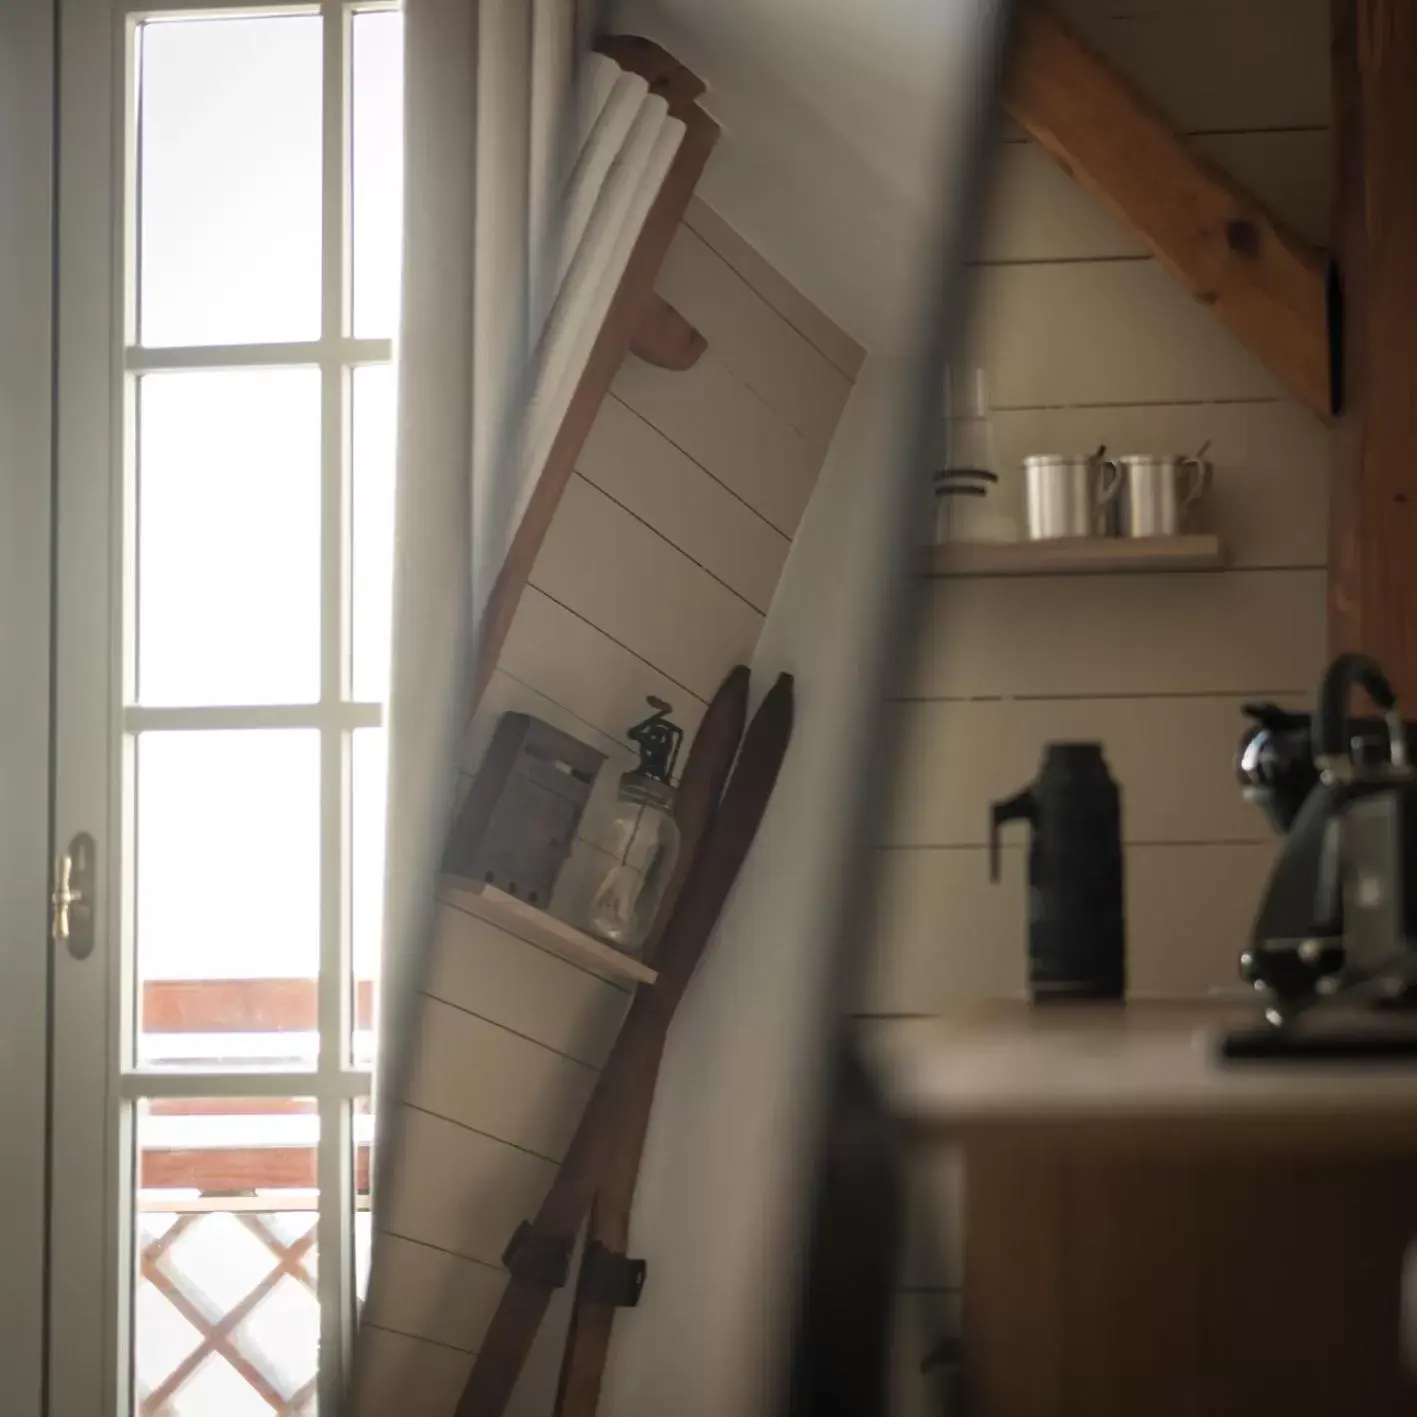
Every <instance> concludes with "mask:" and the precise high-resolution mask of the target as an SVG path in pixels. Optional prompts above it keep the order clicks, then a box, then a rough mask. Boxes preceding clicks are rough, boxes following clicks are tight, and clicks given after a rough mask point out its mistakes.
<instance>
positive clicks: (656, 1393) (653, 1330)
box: [602, 358, 904, 1417]
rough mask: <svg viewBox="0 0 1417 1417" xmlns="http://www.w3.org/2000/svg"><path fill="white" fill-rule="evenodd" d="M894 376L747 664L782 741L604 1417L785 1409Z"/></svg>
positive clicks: (865, 399)
mask: <svg viewBox="0 0 1417 1417" xmlns="http://www.w3.org/2000/svg"><path fill="white" fill-rule="evenodd" d="M899 372H900V371H899V366H897V365H894V364H892V363H889V362H884V361H880V360H877V359H875V358H872V359H869V360H868V361H867V363H866V366H865V368H864V369H863V370H862V374H861V378H860V380H859V381H858V383H857V385H856V387H855V389H854V390H853V391H852V396H851V399H850V402H849V403H848V404H847V410H846V413H845V415H844V416H843V419H842V423H841V427H840V429H839V430H838V433H837V437H836V439H835V441H834V442H833V443H832V447H831V452H830V454H829V455H828V458H827V462H826V464H825V466H824V468H823V470H822V476H821V480H820V482H819V484H818V488H817V491H816V493H815V494H814V496H813V498H812V502H811V505H810V506H809V508H808V511H807V515H806V517H805V518H804V520H803V524H802V528H801V530H800V532H799V534H798V537H797V540H796V541H795V543H794V545H793V548H792V554H791V556H790V557H789V558H788V563H787V568H786V570H785V571H784V573H783V578H782V583H781V585H780V586H779V588H778V593H777V597H776V599H775V600H774V602H773V608H772V614H771V615H770V617H769V619H768V622H767V625H766V627H765V629H764V633H763V637H762V640H761V641H760V642H759V645H758V649H757V653H756V654H755V655H754V658H753V665H752V669H753V682H754V690H755V695H756V696H757V697H761V695H762V694H763V693H764V692H765V691H766V689H767V688H768V686H769V685H770V684H771V683H772V681H773V679H774V677H775V676H776V675H777V674H778V673H779V672H784V671H785V672H788V673H791V674H792V675H794V677H795V680H796V684H795V690H796V706H797V716H796V722H795V727H794V732H793V739H792V743H791V747H790V749H789V752H788V756H787V759H786V761H785V763H784V765H783V770H782V773H781V776H780V777H779V779H778V782H777V786H776V789H775V791H774V793H773V797H772V801H771V803H770V805H769V808H768V811H767V815H766V816H765V818H764V821H763V824H762V827H761V829H760V831H759V835H758V839H757V842H756V844H755V845H754V848H753V851H752V852H751V854H750V855H749V857H748V860H747V861H746V862H745V864H744V868H743V872H742V874H741V876H740V878H739V881H738V883H737V885H736V886H735V888H734V891H733V893H732V895H731V896H730V898H729V902H728V905H727V907H726V909H725V911H724V914H723V916H722V918H721V920H720V923H719V926H718V928H717V930H716V931H715V932H714V937H713V941H712V943H711V947H710V949H709V950H708V952H707V953H706V955H705V957H704V959H703V960H702V962H701V963H700V965H699V968H698V971H697V973H696V974H695V977H694V981H693V984H692V986H691V988H690V990H689V992H688V994H687V995H686V997H685V999H684V1001H683V1003H682V1004H681V1006H680V1008H679V1010H678V1012H677V1013H676V1016H675V1020H674V1027H673V1029H672V1030H671V1033H670V1036H669V1043H668V1047H667V1049H666V1052H665V1056H664V1062H663V1065H662V1067H661V1070H660V1075H659V1082H658V1085H657V1088H656V1091H655V1104H654V1113H653V1119H652V1123H651V1127H650V1132H649V1137H648V1141H647V1145H646V1150H645V1155H644V1161H643V1165H642V1168H641V1172H640V1178H639V1184H638V1187H637V1190H636V1201H635V1208H634V1213H633V1218H632V1224H631V1239H630V1248H631V1252H632V1253H634V1254H637V1255H644V1256H646V1257H647V1258H648V1259H649V1263H650V1281H649V1284H648V1285H647V1286H646V1290H645V1297H644V1302H643V1303H642V1304H641V1305H640V1306H639V1307H638V1308H636V1309H634V1310H630V1311H627V1312H625V1313H624V1314H622V1315H620V1316H619V1317H618V1318H617V1320H616V1327H615V1335H614V1341H613V1346H612V1350H611V1359H610V1364H609V1368H608V1372H607V1376H606V1387H605V1391H604V1394H603V1397H602V1411H604V1412H607V1413H610V1414H613V1417H655V1414H662V1413H668V1412H673V1413H675V1414H676V1417H718V1414H724V1413H732V1414H733V1415H734V1417H753V1414H757V1413H763V1414H767V1413H769V1412H776V1411H780V1410H781V1408H780V1407H779V1406H778V1405H777V1403H778V1398H779V1396H780V1390H779V1385H780V1382H781V1379H782V1371H781V1363H782V1359H783V1356H784V1353H785V1351H786V1346H787V1342H788V1331H787V1330H786V1328H785V1327H784V1320H786V1319H787V1318H788V1317H789V1316H790V1313H791V1300H792V1296H793V1294H794V1290H795V1285H796V1278H797V1277H796V1274H795V1273H794V1271H793V1267H792V1263H791V1261H792V1257H793V1256H794V1254H795V1253H796V1251H797V1241H798V1238H799V1236H798V1227H799V1226H800V1224H801V1221H802V1200H803V1197H804V1195H805V1194H806V1193H807V1192H806V1185H807V1177H806V1176H805V1175H804V1174H803V1173H802V1167H803V1164H804V1162H805V1161H806V1158H807V1152H808V1147H809V1141H810V1138H811V1137H812V1136H813V1128H814V1126H815V1123H816V1120H817V1118H816V1104H817V1102H818V1101H819V1098H820V1083H821V1079H822V1078H823V1077H824V1076H825V1067H824V1064H825V1061H826V1059H825V1033H826V1030H825V1024H826V1020H827V1018H828V1016H829V1008H830V1002H829V1001H830V997H831V994H832V992H833V982H834V981H832V980H831V979H830V978H829V977H828V969H829V963H830V962H829V958H828V956H829V953H830V951H829V949H828V946H829V944H830V942H831V940H832V936H833V928H834V920H835V914H836V911H837V909H838V906H839V884H840V881H839V872H840V869H841V863H842V860H843V853H844V849H845V845H846V836H847V833H846V819H847V816H848V814H849V807H848V805H847V792H848V788H847V775H846V774H844V773H843V772H841V771H840V770H839V768H840V765H841V764H843V763H848V762H851V761H854V760H857V759H858V758H859V756H860V754H861V752H862V749H863V747H864V737H863V728H864V722H863V715H862V707H863V705H862V703H861V688H862V685H861V679H860V672H861V667H862V666H863V665H864V664H869V663H870V662H871V654H870V648H871V643H872V637H873V636H875V635H877V634H878V632H879V629H880V626H881V624H882V623H883V615H882V605H883V601H884V599H885V596H886V595H887V593H888V589H887V588H888V581H889V577H890V568H889V567H888V566H886V565H885V564H884V563H883V561H882V559H881V556H880V553H879V549H878V530H877V529H878V527H879V526H880V520H879V518H880V514H881V512H882V510H883V508H882V497H881V495H880V494H881V492H882V491H883V490H884V489H885V488H886V486H887V480H886V479H885V478H882V477H873V476H872V475H871V474H872V472H873V471H874V470H875V469H876V468H878V467H881V466H884V465H889V463H890V460H892V459H893V458H898V457H899V453H898V452H897V451H896V450H895V447H894V440H895V438H896V436H897V435H898V434H899V433H900V431H901V429H902V428H903V426H904V420H903V418H902V416H901V415H902V412H903V408H904V400H903V391H902V381H901V379H900V377H899Z"/></svg>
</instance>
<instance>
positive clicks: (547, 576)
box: [359, 203, 862, 1417]
mask: <svg viewBox="0 0 1417 1417" xmlns="http://www.w3.org/2000/svg"><path fill="white" fill-rule="evenodd" d="M658 289H659V291H660V292H661V293H662V294H663V295H664V296H665V297H666V298H667V299H668V300H669V301H670V302H671V303H672V304H673V305H674V306H675V307H676V308H677V309H679V310H680V311H681V312H682V314H683V315H684V316H685V317H686V318H687V319H689V320H690V321H691V322H693V323H694V324H695V325H697V326H698V328H699V329H700V330H702V332H703V333H704V334H705V336H706V337H707V339H708V343H709V347H708V350H707V352H706V353H705V354H704V356H703V357H702V358H701V359H700V360H699V362H698V363H697V364H696V365H695V366H694V368H693V369H691V370H689V371H687V372H685V373H669V372H666V371H664V370H660V369H654V368H651V367H650V366H648V365H645V364H643V363H641V362H640V361H638V360H636V359H634V358H631V359H629V360H627V361H626V363H625V366H624V367H623V368H622V370H621V371H620V374H619V376H618V378H617V379H616V382H615V386H614V389H613V391H612V393H611V396H610V397H609V398H608V399H607V400H606V402H605V404H604V405H603V407H602V409H601V411H600V414H599V416H598V417H597V419H596V422H595V425H594V427H593V429H592V431H591V434H590V436H589V438H588V440H587V442H586V446H585V448H584V450H583V452H582V454H581V456H580V458H579V459H578V460H577V464H576V470H575V473H574V475H573V476H572V478H571V482H570V485H569V487H568V488H567V491H566V495H565V498H564V500H563V501H562V503H561V506H560V507H559V508H558V510H557V512H556V515H555V517H554V518H553V521H552V524H551V527H550V531H549V533H548V536H547V539H546V543H545V545H544V547H543V549H542V551H541V554H540V555H539V557H538V558H537V561H536V564H535V566H534V568H533V570H532V575H531V582H530V585H529V587H528V588H527V591H526V593H525V595H524V597H523V599H522V602H521V605H520V607H519V609H518V611H517V613H516V616H515V618H514V620H513V623H512V626H511V630H510V633H509V635H508V637H507V643H506V646H505V648H504V650H503V653H502V657H501V659H500V661H499V663H498V666H497V669H496V672H495V673H494V674H493V676H492V681H491V684H490V686H489V689H488V692H487V695H486V698H485V700H484V703H483V706H482V708H481V710H480V712H479V713H478V715H477V717H476V719H475V720H474V722H473V723H472V725H471V726H470V729H469V731H468V734H467V738H466V741H465V744H464V749H463V761H462V769H463V785H464V787H466V785H467V783H469V782H470V781H471V775H472V773H473V772H475V770H476V767H477V764H478V762H479V761H480V759H481V756H482V753H483V751H484V749H485V747H486V744H487V742H488V740H489V738H490V736H491V733H492V731H493V729H494V727H495V725H496V722H497V720H498V718H499V717H500V715H501V714H502V713H504V712H507V711H509V710H517V711H522V712H528V713H532V714H535V715H537V716H538V717H541V718H543V719H546V720H547V721H549V722H551V723H554V724H556V725H558V726H559V727H562V728H564V729H565V730H566V731H568V732H570V733H572V734H573V735H575V736H576V737H578V738H580V739H582V740H583V741H585V742H587V743H591V744H593V745H594V746H595V747H597V748H599V749H600V750H601V751H602V752H604V753H605V754H606V755H607V758H608V761H607V763H606V764H605V766H604V768H603V769H602V772H601V777H600V780H599V782H598V784H597V787H596V791H595V794H594V796H593V798H592V802H591V806H590V808H589V810H588V811H587V813H586V816H585V818H584V819H583V821H582V824H581V829H580V837H579V841H578V843H577V846H576V849H575V851H574V853H573V855H572V858H571V861H570V862H569V863H568V865H567V867H566V870H565V872H564V873H563V877H562V883H561V886H560V887H559V888H558V892H557V897H556V900H555V901H554V903H553V908H554V909H555V910H556V911H558V912H559V913H561V914H563V915H565V916H567V917H569V918H572V919H574V918H575V917H576V913H577V911H578V910H579V909H580V908H581V907H582V906H583V905H584V904H585V902H586V899H587V895H588V891H589V889H590V888H591V887H592V886H593V884H594V882H595V881H596V879H597V871H599V870H603V869H604V866H605V864H606V863H607V861H608V858H607V856H606V854H605V850H604V845H605V842H606V829H607V825H608V819H607V814H608V811H609V808H610V806H611V804H612V802H613V799H614V794H615V788H616V782H617V779H618V776H619V774H620V773H621V772H622V771H623V770H624V769H625V767H626V766H627V765H628V764H629V763H631V762H632V761H633V755H632V753H631V745H630V743H629V742H628V740H627V738H626V729H627V728H628V727H629V726H630V725H631V724H633V723H635V722H636V721H638V720H639V719H641V718H643V717H644V716H645V714H646V713H647V712H648V710H647V707H646V705H645V696H646V695H647V694H655V695H658V696H660V697H662V698H664V699H667V700H669V702H671V703H672V704H673V705H674V708H675V713H674V717H675V718H676V720H677V721H678V722H680V723H682V724H683V725H684V727H685V729H686V730H688V731H689V732H690V733H692V732H693V730H694V729H695V728H696V727H697V725H698V722H699V720H700V717H701V716H702V713H703V709H704V706H705V704H706V702H707V700H708V699H709V697H710V696H711V695H712V694H713V692H714V690H715V689H716V688H717V686H718V684H719V682H720V680H721V679H722V678H723V676H724V675H725V674H726V673H727V672H728V670H729V669H730V668H732V666H733V665H734V664H737V663H740V662H747V661H748V660H750V659H751V658H752V656H753V652H754V647H755V645H756V644H757V641H758V636H759V632H760V630H761V628H762V625H763V617H764V612H765V611H766V609H767V607H768V605H769V603H770V602H771V601H772V598H773V595H774V591H775V589H776V586H777V582H778V577H779V575H780V573H781V571H782V568H783V564H784V562H785V561H786V559H787V555H788V550H789V548H790V546H791V544H792V538H793V535H794V533H795V532H796V529H797V523H798V520H799V519H800V517H801V516H802V512H803V508H804V507H805V506H806V505H807V502H808V499H809V498H810V496H811V494H812V489H813V487H814V485H815V483H816V480H817V473H818V469H819V468H820V466H821V463H822V460H823V457H824V456H825V453H826V449H827V446H828V444H829V443H830V442H831V440H832V436H833V433H834V431H835V428H836V424H837V419H838V417H839V416H840V414H841V410H842V406H843V404H844V403H845V402H846V399H847V396H848V394H849V392H850V390H851V387H852V383H853V381H854V379H855V376H856V371H857V369H858V367H859V365H860V362H861V358H862V352H861V350H860V348H859V347H858V346H857V345H855V344H854V343H853V342H852V341H851V340H850V339H848V338H847V337H846V336H845V335H843V334H842V332H841V331H840V330H839V329H837V328H836V327H835V326H834V325H832V324H831V322H830V321H828V320H826V319H825V317H824V316H822V315H821V314H820V312H819V311H817V310H816V309H814V308H813V307H812V306H811V305H810V304H808V303H807V302H806V301H805V300H804V299H803V298H802V297H801V295H799V294H798V293H797V292H796V291H795V290H794V289H793V288H792V287H791V286H789V285H788V284H787V283H786V282H785V281H783V280H782V278H781V277H780V276H778V275H777V274H776V273H775V272H774V271H773V270H772V269H771V268H770V267H768V266H767V265H766V264H765V263H764V262H763V261H762V260H761V258H760V257H759V256H758V255H757V254H756V253H755V252H754V251H753V250H752V249H751V248H750V247H748V246H746V244H745V243H743V242H742V240H741V238H739V237H738V236H737V235H736V233H734V232H733V231H732V229H731V228H729V227H727V226H726V224H724V223H723V222H722V221H720V220H719V219H718V218H717V217H716V216H715V215H714V213H713V212H711V211H710V210H709V209H708V208H706V207H704V206H702V205H701V204H698V203H695V204H694V205H693V206H692V207H691V210H690V214H689V216H688V219H687V221H686V224H685V226H684V227H683V228H682V229H681V230H680V232H679V234H678V236H677V237H676V239H675V241H674V243H673V245H672V247H671V249H670V252H669V255H668V258H667V260H666V263H665V266H664V268H663V271H662V273H661V276H660V279H659V282H658ZM628 1003H629V994H628V992H627V990H626V988H625V986H624V985H623V984H622V983H620V982H617V981H614V980H610V979H604V978H601V977H599V976H597V975H595V974H592V973H589V972H587V970H585V969H582V968H578V967H577V966H576V965H574V964H571V963H569V962H567V961H565V960H563V959H560V958H558V957H556V956H553V955H550V954H547V953H545V952H543V951H542V950H539V949H537V948H536V947H535V946H533V945H531V944H528V943H525V942H523V941H521V940H518V939H515V938H513V937H512V936H511V935H508V934H506V933H505V932H503V931H501V930H499V929H497V928H496V927H494V926H492V925H489V924H487V923H486V922H484V921H481V920H478V919H476V918H474V917H473V916H471V915H469V914H467V913H465V912H464V911H462V910H460V909H458V908H457V905H456V903H455V902H453V900H452V899H451V898H450V899H449V900H445V901H444V902H443V903H442V904H441V905H440V913H439V919H438V928H437V934H436V937H435V939H434V942H433V948H432V952H431V961H430V971H429V977H428V979H427V981H426V986H425V990H424V993H423V995H422V996H421V997H420V999H419V1000H418V1006H417V1017H416V1021H415V1024H414V1027H413V1029H412V1031H411V1035H410V1036H411V1037H413V1038H414V1039H415V1040H416V1042H415V1048H414V1057H413V1059H412V1060H411V1068H410V1070H409V1085H408V1088H407V1091H406V1093H405V1097H406V1112H405V1118H404V1124H405V1131H404V1134H403V1144H402V1148H401V1152H400V1154H399V1156H398V1157H397V1158H396V1159H395V1160H394V1162H393V1165H392V1166H391V1175H390V1179H389V1181H388V1183H387V1184H388V1191H387V1193H386V1200H387V1204H386V1206H385V1208H384V1210H383V1212H382V1214H383V1216H384V1217H386V1219H385V1221H384V1222H383V1223H384V1225H385V1230H384V1232H383V1233H382V1234H381V1235H380V1237H379V1239H378V1241H377V1246H378V1248H377V1253H376V1258H375V1266H374V1273H373V1276H372V1278H371V1281H370V1291H369V1298H368V1302H367V1304H366V1306H365V1310H364V1324H363V1336H362V1338H361V1353H360V1361H361V1363H362V1364H363V1365H364V1366H363V1369H362V1372H361V1378H362V1381H363V1386H362V1390H361V1394H360V1401H361V1406H360V1409H359V1410H360V1412H362V1413H368V1414H379V1417H382V1414H383V1413H385V1412H388V1411H395V1410H398V1411H403V1410H410V1404H414V1405H416V1404H419V1403H421V1404H422V1406H419V1407H418V1410H419V1411H420V1413H426V1414H428V1417H437V1414H439V1413H447V1412H451V1410H452V1408H453V1405H454V1403H455V1402H456V1399H457V1395H458V1393H459V1392H460V1390H461V1387H462V1383H463V1381H464V1379H465V1377H466V1374H467V1371H468V1366H469V1363H470V1361H471V1354H472V1353H474V1352H475V1351H476V1349H477V1346H478V1344H479V1343H480V1341H481V1338H482V1334H483V1331H484V1330H485V1328H486V1326H487V1323H488V1322H489V1320H490V1318H491V1314H492V1311H493V1308H494V1306H495V1304H496V1302H497V1298H498V1296H499V1295H500V1293H501V1291H502V1287H503V1284H504V1283H505V1272H504V1271H503V1269H502V1267H501V1264H500V1255H501V1252H502V1249H503V1247H504V1246H505V1244H506V1242H507V1240H508V1238H509V1237H510V1235H511V1233H512V1231H513V1229H515V1227H516V1225H517V1223H518V1222H519V1221H520V1220H521V1219H522V1218H523V1217H525V1216H529V1215H531V1214H532V1213H534V1211H535V1209H536V1206H537V1204H538V1202H539V1201H540V1198H541V1196H542V1195H543V1194H544V1192H545V1190H546V1188H547V1186H549V1185H550V1183H551V1180H552V1178H553V1177H554V1175H555V1173H556V1168H557V1166H558V1165H559V1163H560V1160H561V1157H562V1155H563V1153H564V1151H565V1148H566V1145H567V1143H568V1142H569V1140H570V1137H571V1134H572V1132H573V1131H574V1128H575V1125H576V1122H577V1121H578V1119H579V1116H580V1113H581V1110H582V1108H583V1107H584V1105H585V1102H586V1099H587V1097H588V1096H589V1093H590V1089H591V1088H592V1087H593V1086H594V1083H595V1078H596V1075H597V1073H598V1071H599V1069H600V1067H601V1065H602V1064H603V1062H604V1060H605V1057H606V1054H607V1053H608V1051H609V1048H610V1045H611V1043H612V1042H613V1040H614V1036H615V1032H616V1030H617V1029H618V1027H619V1023H620V1019H621V1017H622V1016H623V1014H624V1011H625V1009H626V1007H627V1005H628ZM568 1303H569V1291H564V1292H563V1293H562V1294H561V1295H559V1296H558V1297H557V1299H556V1300H555V1301H554V1303H553V1306H552V1313H551V1317H550V1320H549V1321H548V1322H547V1323H546V1324H545V1325H543V1330H542V1336H541V1338H540V1340H539V1342H538V1345H537V1348H536V1350H535V1351H534V1352H533V1356H532V1359H531V1362H530V1363H529V1365H528V1369H527V1373H526V1376H525V1377H524V1379H523V1382H522V1384H521V1387H520V1388H519V1390H518V1394H517V1397H516V1400H515V1402H514V1404H513V1412H514V1413H518V1414H529V1417H530V1415H531V1414H534V1417H544V1414H546V1413H549V1412H550V1410H551V1405H552V1399H553V1396H554V1390H555V1382H556V1376H557V1371H558V1366H559V1360H560V1352H561V1348H562V1345H563V1340H564V1334H565V1324H566V1318H567V1309H568Z"/></svg>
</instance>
